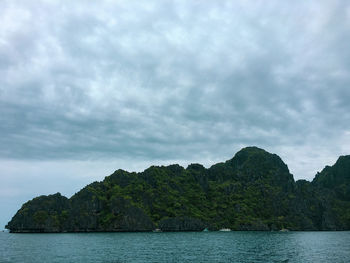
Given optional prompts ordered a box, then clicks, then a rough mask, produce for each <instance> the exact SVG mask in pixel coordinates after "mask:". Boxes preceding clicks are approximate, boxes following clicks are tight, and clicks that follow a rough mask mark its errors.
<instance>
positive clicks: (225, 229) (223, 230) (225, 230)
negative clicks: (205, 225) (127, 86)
mask: <svg viewBox="0 0 350 263" xmlns="http://www.w3.org/2000/svg"><path fill="white" fill-rule="evenodd" d="M219 231H222V232H229V231H231V229H229V228H221V229H220V230H219Z"/></svg>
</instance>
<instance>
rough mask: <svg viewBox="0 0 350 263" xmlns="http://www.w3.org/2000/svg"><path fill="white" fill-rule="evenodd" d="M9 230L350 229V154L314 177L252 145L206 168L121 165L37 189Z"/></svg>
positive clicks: (194, 165)
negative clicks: (51, 190) (72, 185)
mask: <svg viewBox="0 0 350 263" xmlns="http://www.w3.org/2000/svg"><path fill="white" fill-rule="evenodd" d="M6 228H7V229H9V230H10V232H12V233H33V232H34V233H36V232H99V231H111V232H118V231H152V230H154V229H156V228H157V229H160V230H161V231H202V230H203V229H205V228H207V229H209V230H218V229H222V228H230V229H232V230H265V231H271V230H280V229H289V230H350V156H341V157H339V159H338V160H337V162H336V163H335V164H334V165H333V166H326V167H325V168H324V169H323V170H322V172H320V173H317V175H316V176H315V178H314V179H313V180H312V182H309V181H306V180H298V181H294V179H293V175H292V174H290V172H289V170H288V167H287V165H286V164H285V163H284V162H283V161H282V160H281V158H280V157H279V156H277V155H276V154H271V153H268V152H266V151H265V150H263V149H259V148H257V147H247V148H244V149H242V150H240V151H239V152H238V153H236V155H235V156H234V157H233V158H232V159H230V160H228V161H226V162H223V163H218V164H215V165H213V166H211V167H210V168H208V169H206V168H205V167H203V166H202V165H200V164H190V165H189V166H188V167H187V168H186V169H185V168H183V167H181V166H179V165H176V164H175V165H170V166H151V167H150V168H148V169H146V170H145V171H143V172H140V173H135V172H132V173H130V172H127V171H124V170H117V171H115V172H114V173H113V174H112V175H110V176H107V177H105V179H104V180H103V181H102V182H94V183H92V184H89V185H87V186H86V187H84V188H83V189H81V190H80V191H79V192H77V193H76V194H74V195H73V196H72V197H71V198H69V199H68V198H66V197H64V196H62V195H61V194H60V193H56V194H53V195H48V196H39V197H36V198H34V199H32V200H30V201H28V202H26V203H25V204H23V206H22V207H21V209H19V210H18V212H17V213H16V214H15V215H14V216H13V218H12V220H11V221H10V222H9V223H8V224H7V225H6Z"/></svg>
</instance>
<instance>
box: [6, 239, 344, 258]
mask: <svg viewBox="0 0 350 263" xmlns="http://www.w3.org/2000/svg"><path fill="white" fill-rule="evenodd" d="M0 262H35V263H38V262H57V263H59V262H84V263H87V262H113V263H119V262H120V263H121V262H127V263H129V262H135V263H136V262H303V263H304V262H332V263H335V262H350V232H285V233H280V232H176V233H175V232H174V233H64V234H63V233H62V234H10V233H0Z"/></svg>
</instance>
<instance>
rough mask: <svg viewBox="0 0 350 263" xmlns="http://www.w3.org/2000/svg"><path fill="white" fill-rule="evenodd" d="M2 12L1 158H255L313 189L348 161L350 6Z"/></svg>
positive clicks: (36, 7) (125, 5)
mask: <svg viewBox="0 0 350 263" xmlns="http://www.w3.org/2000/svg"><path fill="white" fill-rule="evenodd" d="M0 10H1V11H0V23H1V25H2V27H1V29H0V55H1V59H0V72H1V73H0V74H1V79H0V112H1V114H0V144H1V145H2V147H1V149H0V159H6V160H8V159H10V160H20V161H25V160H32V161H38V160H41V161H62V160H67V161H68V160H83V161H84V160H85V161H86V160H115V159H128V160H135V161H137V162H142V161H152V162H155V163H157V162H160V161H167V160H188V162H192V161H196V162H200V161H204V162H206V163H210V161H208V160H212V161H214V160H225V159H228V158H230V157H231V156H232V155H233V154H234V153H235V152H236V151H237V150H239V148H240V147H243V146H247V145H257V146H259V147H262V148H266V149H268V150H270V151H273V152H276V153H278V154H280V155H281V156H283V158H284V160H285V161H286V163H287V164H288V165H289V166H290V167H291V170H292V172H293V173H295V175H296V177H297V178H302V177H303V178H311V177H312V176H313V175H314V173H315V172H316V170H315V169H316V168H317V169H320V168H322V166H324V165H325V164H327V163H328V162H331V161H333V160H334V159H335V158H336V157H337V156H338V155H340V154H348V152H346V151H347V149H349V147H347V146H350V144H349V141H350V140H349V131H350V115H349V112H350V106H349V105H350V104H349V103H348V101H349V100H350V90H349V88H348V86H349V84H350V72H349V68H350V67H349V61H350V51H349V49H348V48H347V46H346V45H347V43H349V39H350V30H349V27H350V22H349V21H350V18H349V17H350V15H349V4H348V3H347V2H346V1H325V2H323V3H322V4H320V3H319V2H317V1H309V2H299V3H281V2H280V1H271V2H269V3H266V2H264V1H257V2H256V3H254V5H252V4H251V3H249V2H246V1H235V2H232V1H220V2H210V1H191V2H188V1H147V2H142V1H141V2H140V1H117V2H114V1H100V2H99V3H98V4H97V3H94V2H86V1H75V2H74V3H71V2H69V3H68V2H58V1H38V2H35V3H33V2H25V1H2V2H1V3H0ZM287 153H288V155H287ZM304 163H308V164H309V165H304ZM116 168H118V167H116Z"/></svg>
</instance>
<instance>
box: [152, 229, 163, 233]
mask: <svg viewBox="0 0 350 263" xmlns="http://www.w3.org/2000/svg"><path fill="white" fill-rule="evenodd" d="M152 232H157V233H158V232H162V230H161V229H160V228H156V229H154V230H153V231H152Z"/></svg>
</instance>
